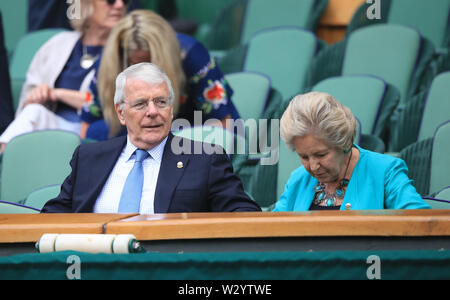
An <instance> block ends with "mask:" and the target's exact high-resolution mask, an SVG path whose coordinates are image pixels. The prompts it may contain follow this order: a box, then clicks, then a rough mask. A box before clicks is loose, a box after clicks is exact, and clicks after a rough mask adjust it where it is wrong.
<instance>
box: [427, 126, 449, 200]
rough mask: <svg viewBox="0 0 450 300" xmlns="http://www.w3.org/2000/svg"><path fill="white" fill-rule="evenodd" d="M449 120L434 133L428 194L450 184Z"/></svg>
mask: <svg viewBox="0 0 450 300" xmlns="http://www.w3.org/2000/svg"><path fill="white" fill-rule="evenodd" d="M449 153H450V120H449V121H447V122H445V123H443V124H442V125H440V126H439V127H438V128H437V130H436V133H435V134H434V141H433V150H432V153H431V168H430V190H429V191H430V194H433V193H436V192H438V191H440V190H441V189H443V188H444V187H447V186H449V184H450V168H449V167H450V155H449Z"/></svg>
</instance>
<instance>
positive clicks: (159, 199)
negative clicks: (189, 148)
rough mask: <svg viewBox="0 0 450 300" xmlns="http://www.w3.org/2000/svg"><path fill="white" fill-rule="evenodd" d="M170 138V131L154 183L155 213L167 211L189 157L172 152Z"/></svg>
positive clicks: (171, 136) (171, 137)
mask: <svg viewBox="0 0 450 300" xmlns="http://www.w3.org/2000/svg"><path fill="white" fill-rule="evenodd" d="M172 139H173V135H172V133H169V136H168V139H167V142H166V145H165V147H164V154H163V157H162V161H161V167H160V170H159V175H158V182H157V184H156V190H155V200H154V211H155V213H167V212H168V210H169V207H170V202H171V201H172V197H173V193H174V192H175V189H176V187H177V185H178V183H179V181H180V179H181V177H182V176H183V173H184V170H185V169H186V167H187V165H188V163H189V157H188V156H187V155H184V154H179V155H177V154H174V153H173V152H172V150H171V144H172Z"/></svg>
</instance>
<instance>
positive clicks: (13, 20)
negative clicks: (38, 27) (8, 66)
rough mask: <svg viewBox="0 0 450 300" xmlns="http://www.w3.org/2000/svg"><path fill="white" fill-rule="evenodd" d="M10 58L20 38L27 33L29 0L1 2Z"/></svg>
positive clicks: (0, 8)
mask: <svg viewBox="0 0 450 300" xmlns="http://www.w3.org/2000/svg"><path fill="white" fill-rule="evenodd" d="M0 11H1V12H2V16H3V27H4V28H3V29H4V31H5V46H6V50H7V52H8V56H9V57H11V55H12V54H13V53H14V51H15V49H16V45H17V43H18V42H19V40H20V38H21V37H22V36H24V35H25V34H26V33H27V27H28V0H14V1H0Z"/></svg>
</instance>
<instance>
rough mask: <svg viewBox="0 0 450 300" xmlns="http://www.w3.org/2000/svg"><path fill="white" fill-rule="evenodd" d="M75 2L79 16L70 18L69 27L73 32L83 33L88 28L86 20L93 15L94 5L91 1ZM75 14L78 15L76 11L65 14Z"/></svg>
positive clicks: (81, 0)
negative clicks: (77, 3)
mask: <svg viewBox="0 0 450 300" xmlns="http://www.w3.org/2000/svg"><path fill="white" fill-rule="evenodd" d="M77 1H79V6H78V7H77V8H76V9H78V8H79V15H73V16H71V18H70V25H71V26H72V28H73V29H74V30H76V31H79V32H81V33H84V32H85V31H86V28H87V26H88V20H89V18H90V17H91V16H92V14H93V13H94V4H93V3H92V1H93V0H77ZM69 9H70V8H69ZM75 12H76V13H78V11H73V12H71V11H68V12H67V13H68V14H69V13H73V14H75Z"/></svg>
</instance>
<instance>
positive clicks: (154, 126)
mask: <svg viewBox="0 0 450 300" xmlns="http://www.w3.org/2000/svg"><path fill="white" fill-rule="evenodd" d="M156 98H169V89H168V88H167V84H166V83H162V84H159V85H149V84H148V83H146V82H145V81H142V80H140V79H127V82H126V84H125V103H124V104H116V112H117V115H118V117H119V120H120V123H121V124H122V125H124V126H126V127H127V130H128V136H129V137H130V140H131V142H132V143H133V144H134V145H135V146H136V147H138V148H141V149H145V150H148V149H151V148H153V147H155V146H157V145H158V144H159V143H161V142H162V141H163V140H164V139H165V138H166V137H167V136H168V135H169V132H170V129H171V126H172V120H173V106H168V107H166V108H158V107H157V106H156V105H155V103H154V102H153V101H151V100H152V99H156ZM149 100H150V101H149ZM145 101H149V102H148V107H145V108H143V109H142V108H140V109H139V108H138V106H136V105H135V104H136V103H140V102H145Z"/></svg>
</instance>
